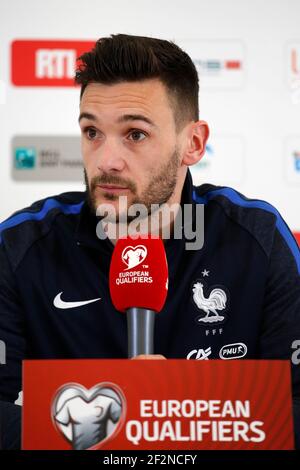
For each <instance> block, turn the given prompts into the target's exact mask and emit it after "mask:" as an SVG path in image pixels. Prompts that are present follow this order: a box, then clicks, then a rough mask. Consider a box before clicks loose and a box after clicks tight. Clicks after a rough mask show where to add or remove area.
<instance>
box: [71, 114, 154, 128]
mask: <svg viewBox="0 0 300 470" xmlns="http://www.w3.org/2000/svg"><path fill="white" fill-rule="evenodd" d="M83 118H85V119H89V120H90V121H97V117H96V116H95V115H94V114H91V113H86V112H82V113H80V116H79V118H78V122H80V121H81V119H83ZM128 121H144V122H146V123H147V124H149V125H150V126H152V127H156V125H155V124H154V122H153V121H151V119H149V118H147V117H146V116H144V115H143V114H123V116H120V117H119V118H118V119H117V122H118V123H122V122H128Z"/></svg>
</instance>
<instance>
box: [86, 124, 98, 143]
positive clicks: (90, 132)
mask: <svg viewBox="0 0 300 470" xmlns="http://www.w3.org/2000/svg"><path fill="white" fill-rule="evenodd" d="M97 132H98V131H97V129H95V128H94V127H85V128H84V129H83V134H85V135H86V137H87V138H88V140H95V138H96V137H97Z"/></svg>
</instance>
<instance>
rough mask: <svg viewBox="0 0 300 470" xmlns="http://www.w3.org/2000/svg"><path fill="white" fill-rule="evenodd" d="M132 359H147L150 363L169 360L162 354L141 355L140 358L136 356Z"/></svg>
mask: <svg viewBox="0 0 300 470" xmlns="http://www.w3.org/2000/svg"><path fill="white" fill-rule="evenodd" d="M131 359H137V360H139V359H147V360H150V361H155V360H156V359H158V360H160V361H161V360H163V359H167V358H166V357H165V356H162V355H161V354H140V355H139V356H134V357H132V358H131Z"/></svg>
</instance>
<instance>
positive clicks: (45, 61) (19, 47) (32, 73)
mask: <svg viewBox="0 0 300 470" xmlns="http://www.w3.org/2000/svg"><path fill="white" fill-rule="evenodd" d="M94 45H95V43H94V42H90V41H43V40H42V41H22V40H15V41H13V42H12V45H11V81H12V83H13V84H14V85H15V86H74V75H75V68H76V60H77V58H78V57H79V56H80V55H81V54H83V53H84V52H86V51H89V50H90V49H92V47H93V46H94ZM24 64H26V67H24Z"/></svg>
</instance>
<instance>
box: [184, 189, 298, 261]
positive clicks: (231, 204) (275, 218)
mask: <svg viewBox="0 0 300 470" xmlns="http://www.w3.org/2000/svg"><path fill="white" fill-rule="evenodd" d="M193 199H194V201H195V202H196V203H197V204H204V205H205V206H207V208H210V209H211V210H217V211H218V210H219V211H221V212H223V213H224V214H226V217H227V219H228V220H229V221H231V222H232V223H236V224H239V226H240V227H241V229H243V230H246V231H247V232H248V233H249V236H252V237H253V238H254V239H255V240H256V241H257V242H258V243H259V244H260V246H261V247H262V249H263V250H264V251H265V253H266V254H267V255H268V256H270V253H271V251H272V248H273V243H274V237H277V236H279V238H280V239H281V241H282V243H283V244H284V245H286V246H287V247H288V249H289V251H290V252H291V254H292V255H293V257H294V258H296V259H298V260H299V248H298V245H297V242H296V240H295V238H294V237H293V234H292V233H291V231H290V229H289V227H288V226H287V224H286V222H285V220H284V219H283V217H282V216H281V214H280V212H279V211H278V210H277V209H276V207H274V206H273V205H272V204H270V203H269V202H267V201H264V200H261V199H251V198H248V197H246V196H245V195H244V194H242V193H240V192H238V191H237V190H235V189H233V188H231V187H226V186H214V185H211V184H203V185H201V186H197V187H194V191H193ZM298 262H299V261H298Z"/></svg>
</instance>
